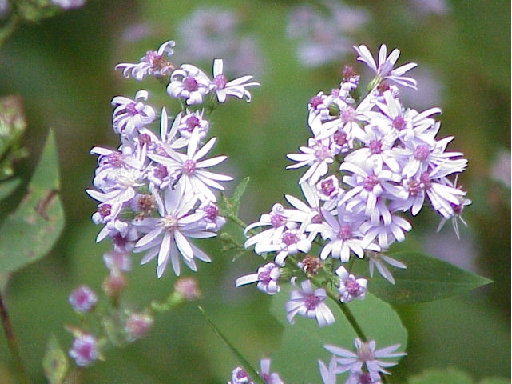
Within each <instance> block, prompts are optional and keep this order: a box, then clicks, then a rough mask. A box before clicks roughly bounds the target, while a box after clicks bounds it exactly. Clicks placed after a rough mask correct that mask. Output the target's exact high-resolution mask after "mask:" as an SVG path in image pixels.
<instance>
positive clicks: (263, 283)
mask: <svg viewBox="0 0 512 384" xmlns="http://www.w3.org/2000/svg"><path fill="white" fill-rule="evenodd" d="M280 276H281V269H280V268H279V267H278V266H277V265H276V264H274V263H267V264H265V265H263V266H261V267H259V268H258V273H252V274H250V275H245V276H242V277H239V278H238V279H236V283H235V284H236V286H237V287H240V286H241V285H246V284H251V283H256V282H257V283H258V284H257V285H256V287H257V288H258V289H259V290H260V291H262V292H265V293H266V294H268V295H274V294H276V293H277V292H279V291H280V289H281V288H280V287H279V285H278V284H277V281H278V280H279V277H280Z"/></svg>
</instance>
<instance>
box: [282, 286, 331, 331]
mask: <svg viewBox="0 0 512 384" xmlns="http://www.w3.org/2000/svg"><path fill="white" fill-rule="evenodd" d="M301 287H302V288H301V289H295V290H293V291H292V292H291V293H290V300H289V301H288V302H287V303H286V304H285V308H286V312H287V313H288V314H287V318H288V321H289V322H290V323H292V324H293V318H294V317H295V315H300V316H304V317H307V318H308V319H313V318H314V319H316V320H317V321H318V325H319V326H320V327H323V326H325V325H330V324H332V323H334V320H335V319H334V315H333V314H332V312H331V310H330V309H329V307H328V306H327V304H325V303H324V300H325V299H326V297H327V293H326V292H325V289H323V288H318V289H313V287H312V286H311V281H309V280H306V281H303V282H302V283H301Z"/></svg>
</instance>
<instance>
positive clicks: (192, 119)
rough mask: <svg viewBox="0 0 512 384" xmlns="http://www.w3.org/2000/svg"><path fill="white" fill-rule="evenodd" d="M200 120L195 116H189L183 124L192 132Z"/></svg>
mask: <svg viewBox="0 0 512 384" xmlns="http://www.w3.org/2000/svg"><path fill="white" fill-rule="evenodd" d="M199 123H200V120H199V118H198V117H197V116H194V115H192V116H189V117H187V119H186V120H185V125H186V126H187V131H189V132H190V133H192V132H193V131H194V129H195V128H197V127H199Z"/></svg>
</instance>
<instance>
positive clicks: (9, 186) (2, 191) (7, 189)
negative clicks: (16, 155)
mask: <svg viewBox="0 0 512 384" xmlns="http://www.w3.org/2000/svg"><path fill="white" fill-rule="evenodd" d="M20 183H21V179H17V178H14V179H9V180H5V181H2V182H0V200H3V199H5V198H7V197H8V196H9V195H10V194H11V193H13V192H14V190H15V189H16V188H18V187H19V185H20Z"/></svg>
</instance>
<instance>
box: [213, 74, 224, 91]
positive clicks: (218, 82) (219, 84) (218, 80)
mask: <svg viewBox="0 0 512 384" xmlns="http://www.w3.org/2000/svg"><path fill="white" fill-rule="evenodd" d="M213 83H214V84H215V88H216V89H224V88H226V84H227V83H228V81H227V80H226V76H224V75H223V74H220V75H217V76H215V79H213Z"/></svg>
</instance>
